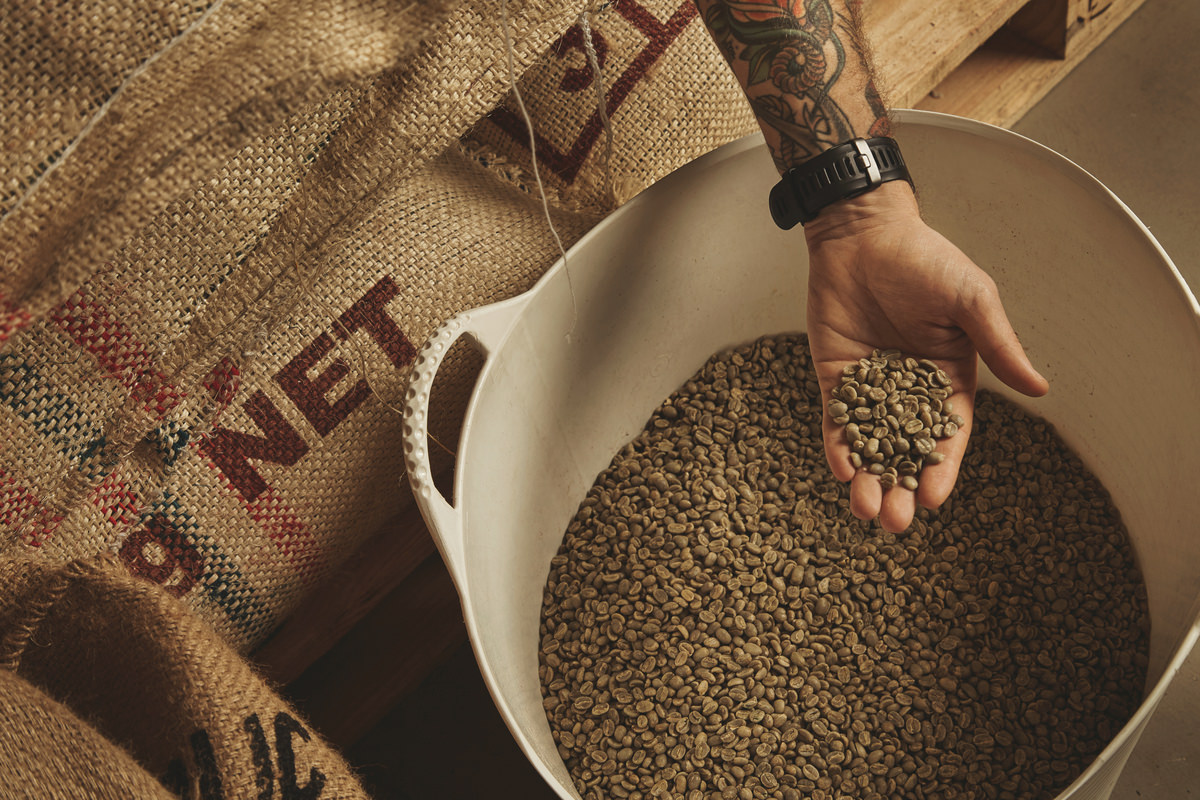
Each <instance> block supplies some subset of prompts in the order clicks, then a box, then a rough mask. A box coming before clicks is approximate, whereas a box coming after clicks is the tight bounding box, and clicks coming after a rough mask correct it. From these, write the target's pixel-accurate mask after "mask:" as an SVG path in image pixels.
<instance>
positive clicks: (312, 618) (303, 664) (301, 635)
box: [251, 488, 436, 684]
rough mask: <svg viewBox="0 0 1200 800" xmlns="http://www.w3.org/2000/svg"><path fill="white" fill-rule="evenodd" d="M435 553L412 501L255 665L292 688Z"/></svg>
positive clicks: (304, 605) (316, 593) (294, 617)
mask: <svg viewBox="0 0 1200 800" xmlns="http://www.w3.org/2000/svg"><path fill="white" fill-rule="evenodd" d="M401 491H406V492H407V491H408V490H407V488H405V489H401ZM435 552H436V548H435V547H434V544H433V539H432V538H431V537H430V535H429V531H428V530H427V529H426V527H425V521H424V520H423V519H421V513H420V511H419V510H418V509H417V505H416V503H415V502H413V500H412V499H411V497H409V498H407V502H406V505H405V508H404V510H403V511H401V512H400V514H399V516H397V517H396V518H395V519H392V520H389V521H388V522H387V524H385V525H383V526H382V527H381V528H380V529H379V531H377V532H376V533H374V534H372V535H371V536H370V538H368V539H367V541H366V542H364V543H363V545H362V546H361V547H359V548H358V550H357V551H355V553H354V555H352V556H351V557H350V558H349V560H347V562H346V563H345V564H343V565H342V566H340V567H339V568H338V569H337V570H335V571H334V572H333V573H332V574H331V575H330V576H329V577H328V579H327V580H325V581H324V582H323V583H322V585H321V586H318V587H317V588H316V589H314V590H313V592H312V593H311V594H310V595H308V597H307V598H305V600H304V601H302V602H301V604H300V606H299V607H298V608H297V609H296V610H295V611H294V612H292V614H291V615H290V616H289V617H288V619H287V621H286V622H284V624H283V625H281V626H280V627H279V628H278V629H277V630H276V631H275V632H274V633H273V634H272V635H271V637H270V638H269V639H267V641H266V642H264V643H263V644H262V645H261V646H260V647H259V648H258V649H257V650H256V651H255V652H254V654H253V655H252V656H251V658H252V660H253V661H254V662H255V663H256V664H257V665H258V667H259V670H260V672H262V673H263V674H264V675H265V676H266V677H267V678H268V679H269V680H271V681H273V682H274V683H276V684H285V683H290V682H291V681H293V680H295V679H296V678H298V677H299V676H300V675H301V673H303V672H304V670H306V669H308V667H309V666H310V665H311V664H312V663H313V662H314V661H316V660H317V659H318V658H320V656H321V655H322V654H323V653H325V652H326V651H328V650H329V649H330V648H331V647H333V646H334V644H335V643H336V642H337V641H338V640H339V639H341V638H342V637H343V636H345V635H346V634H347V633H348V632H349V631H350V630H351V629H352V628H353V627H354V626H355V625H356V624H357V623H358V622H359V621H360V620H361V619H362V618H363V617H365V616H366V615H367V614H368V613H369V612H370V611H371V609H372V608H374V607H375V606H376V605H378V603H379V602H380V601H381V600H382V599H383V598H384V597H386V596H387V595H388V594H389V593H391V592H392V591H393V590H394V589H395V588H396V587H397V586H399V585H400V584H401V583H402V582H403V581H404V579H405V578H407V577H408V576H409V575H410V574H411V573H412V572H413V570H415V569H416V568H417V567H418V566H419V565H420V564H421V563H422V562H424V561H425V560H426V559H428V558H429V557H430V556H431V555H433V554H434V553H435Z"/></svg>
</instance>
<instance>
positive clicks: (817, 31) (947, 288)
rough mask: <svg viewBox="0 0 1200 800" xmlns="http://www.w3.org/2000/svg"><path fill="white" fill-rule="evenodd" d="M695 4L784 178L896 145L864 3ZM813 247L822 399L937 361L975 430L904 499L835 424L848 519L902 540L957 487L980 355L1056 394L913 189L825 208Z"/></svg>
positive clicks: (830, 445) (1026, 386)
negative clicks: (865, 371)
mask: <svg viewBox="0 0 1200 800" xmlns="http://www.w3.org/2000/svg"><path fill="white" fill-rule="evenodd" d="M696 4H697V6H698V7H699V9H700V12H701V14H702V16H703V17H704V21H705V24H706V25H707V26H708V29H709V32H710V33H711V34H712V36H713V39H714V40H715V41H716V43H717V46H718V47H719V48H720V49H721V52H722V53H723V54H724V56H725V59H726V60H727V61H728V62H729V65H730V68H731V69H732V70H733V72H734V74H735V75H736V76H737V78H738V80H739V81H740V82H741V84H742V87H743V89H745V92H746V96H747V98H748V99H749V101H750V104H751V107H752V108H753V109H754V113H755V115H756V116H757V118H758V122H759V126H760V127H761V128H762V130H763V134H764V135H765V137H766V140H767V146H768V148H769V149H770V151H771V155H772V157H773V158H774V160H775V165H776V167H778V168H779V171H780V172H784V171H786V170H788V169H790V168H791V167H794V166H797V165H799V164H802V163H803V162H804V161H806V160H807V159H809V158H811V157H813V156H815V155H817V154H818V153H820V152H822V151H824V150H826V149H828V148H830V147H834V146H835V145H838V144H841V143H843V142H846V141H849V140H850V139H854V138H858V137H871V136H887V135H889V133H890V124H889V122H888V117H887V112H886V109H885V106H884V104H883V103H882V101H881V100H880V98H879V93H878V92H877V91H876V89H875V82H874V80H873V78H872V70H871V61H870V54H869V50H868V48H867V45H866V42H865V39H864V38H863V36H862V35H861V30H862V29H861V25H860V21H859V8H858V6H859V3H858V2H856V1H855V0H696ZM914 177H915V178H916V179H917V180H918V181H919V179H920V176H919V175H918V176H914ZM763 213H767V212H766V200H765V198H764V203H763ZM804 235H805V240H806V242H807V245H808V251H809V284H808V335H809V343H810V345H811V348H812V354H813V360H814V362H815V363H816V368H817V375H818V378H819V380H820V383H821V390H822V393H823V395H824V396H826V397H828V396H829V392H830V391H831V389H832V388H833V386H834V385H835V384H836V382H837V380H838V378H839V376H840V375H841V371H842V367H843V366H844V365H845V364H847V363H849V362H851V361H855V360H857V359H859V358H861V357H862V356H864V355H866V354H868V353H869V352H870V351H871V350H872V349H873V348H876V347H879V348H891V347H896V348H899V349H901V350H903V351H904V352H906V353H909V354H913V355H918V356H924V357H927V358H932V359H934V360H936V361H938V362H939V364H940V365H941V366H942V368H943V369H944V370H945V371H946V372H947V373H949V374H950V377H951V379H952V380H953V382H954V386H955V394H954V396H953V397H952V398H951V400H952V401H953V402H954V405H955V408H956V411H957V413H958V414H959V415H960V416H962V417H963V418H964V420H965V422H964V424H963V425H962V426H961V427H960V429H959V430H960V433H959V435H957V436H955V437H953V438H952V439H949V440H945V441H943V442H942V443H939V445H938V449H939V451H941V452H943V453H944V454H945V456H946V458H945V460H944V461H943V462H942V463H941V464H938V465H936V466H930V467H926V468H925V470H924V471H923V473H922V475H921V484H920V487H919V488H918V490H917V492H916V493H915V495H914V493H913V492H911V491H908V490H906V489H902V488H900V487H898V486H897V487H895V488H892V489H889V490H887V491H886V492H884V490H883V488H882V487H881V486H880V483H879V480H878V479H877V478H875V477H874V476H872V475H869V474H867V473H866V472H856V470H855V469H854V467H853V466H852V465H851V463H850V449H849V447H848V446H847V445H846V443H845V441H844V440H843V439H842V438H841V436H840V429H839V428H838V427H837V426H835V425H834V424H833V423H832V422H831V421H830V419H829V416H828V415H826V417H825V430H824V432H825V451H826V454H827V456H828V458H829V463H830V466H831V468H832V469H833V473H834V475H836V476H837V478H838V479H839V480H842V481H850V482H851V492H850V507H851V510H852V511H853V512H854V513H855V514H856V515H857V516H859V517H861V518H863V519H870V518H873V517H876V516H878V517H879V519H880V523H881V524H882V525H883V527H884V528H886V529H887V530H890V531H897V532H898V531H901V530H903V529H904V528H906V527H908V525H909V523H911V522H912V518H913V514H914V512H915V510H916V504H917V502H920V503H921V504H922V505H924V506H926V507H930V508H935V507H937V506H939V505H941V503H942V502H944V501H945V500H946V498H947V497H948V496H949V495H950V492H951V490H953V488H954V482H955V480H956V479H957V477H958V470H959V466H960V465H961V463H962V456H963V453H964V451H965V450H966V446H967V437H968V436H969V435H970V430H971V422H972V419H973V416H974V415H973V412H974V404H975V386H976V369H977V359H978V357H979V356H982V358H983V360H984V361H985V362H986V363H987V365H988V366H989V367H990V368H991V369H992V371H993V372H995V374H996V376H997V377H999V378H1000V379H1001V380H1003V381H1004V382H1005V383H1007V384H1008V385H1010V386H1012V387H1013V388H1014V389H1016V390H1018V391H1020V392H1023V393H1025V394H1028V395H1032V396H1039V395H1042V394H1045V393H1046V391H1047V390H1048V389H1049V386H1048V384H1047V383H1046V380H1045V378H1043V377H1042V376H1041V375H1040V374H1038V372H1037V371H1036V370H1035V369H1034V368H1033V366H1032V365H1031V364H1030V363H1029V359H1028V358H1027V357H1026V355H1025V351H1024V349H1023V348H1022V347H1021V344H1020V342H1019V341H1018V340H1017V336H1016V334H1015V333H1014V332H1013V329H1012V326H1011V325H1010V324H1009V322H1008V317H1007V315H1006V314H1005V312H1004V307H1003V305H1002V304H1001V302H1000V296H999V294H998V292H997V290H996V285H995V283H994V282H993V281H992V279H991V278H990V277H988V275H987V274H986V273H984V272H983V271H982V270H981V269H980V268H979V267H977V266H976V265H975V264H974V263H973V262H972V261H971V260H970V259H969V258H967V256H966V255H964V254H963V253H962V251H961V250H959V249H958V248H957V247H955V246H954V245H953V244H951V243H950V242H949V241H947V240H946V239H945V238H943V237H942V236H941V235H940V234H938V233H937V232H935V231H934V230H932V229H931V228H929V227H928V226H927V225H925V223H924V222H923V221H922V220H921V216H920V212H919V210H918V208H917V203H916V199H915V198H914V196H913V193H912V190H911V188H910V187H909V185H908V184H907V183H905V182H904V181H892V182H889V183H885V184H883V185H882V186H880V187H878V188H876V189H875V190H874V191H871V192H869V193H867V194H864V195H860V196H858V197H855V198H851V199H848V200H841V201H839V202H837V203H834V204H832V205H830V206H828V207H826V208H825V209H824V210H822V211H821V213H820V214H819V215H818V216H817V218H816V219H815V220H813V221H812V222H810V223H808V225H807V226H806V227H805V229H804Z"/></svg>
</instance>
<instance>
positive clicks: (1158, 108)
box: [1013, 0, 1200, 800]
mask: <svg viewBox="0 0 1200 800" xmlns="http://www.w3.org/2000/svg"><path fill="white" fill-rule="evenodd" d="M1198 42H1200V3H1196V2H1195V0H1148V2H1147V3H1146V4H1145V5H1144V6H1142V8H1141V9H1140V10H1138V11H1137V12H1136V13H1135V14H1134V15H1133V17H1131V18H1130V20H1129V21H1128V22H1126V23H1125V24H1124V25H1122V26H1121V28H1120V29H1119V30H1117V32H1116V33H1115V34H1114V35H1113V36H1112V37H1110V38H1109V39H1108V41H1106V42H1105V43H1104V44H1103V45H1101V46H1100V47H1099V48H1098V49H1097V50H1096V52H1095V53H1093V54H1092V55H1091V56H1089V57H1088V58H1087V59H1085V60H1084V62H1083V64H1081V65H1080V66H1079V67H1078V68H1077V69H1075V70H1074V71H1073V72H1072V73H1071V74H1070V75H1069V76H1068V77H1067V78H1066V79H1065V80H1064V81H1063V82H1062V83H1060V84H1059V85H1058V86H1057V87H1055V88H1054V90H1053V91H1052V92H1051V93H1050V94H1049V95H1048V96H1047V97H1046V98H1045V99H1044V100H1043V101H1042V102H1041V103H1039V104H1038V105H1037V106H1035V107H1034V108H1033V109H1032V110H1031V111H1030V112H1029V113H1028V114H1027V115H1026V116H1025V117H1024V118H1023V119H1022V120H1021V121H1020V122H1019V123H1018V124H1017V125H1015V126H1013V129H1014V130H1016V131H1017V132H1018V133H1021V134H1023V135H1025V136H1028V137H1030V138H1031V139H1035V140H1037V141H1039V142H1041V143H1042V144H1045V145H1047V146H1049V147H1052V148H1054V149H1055V150H1057V151H1058V152H1060V153H1062V154H1063V155H1065V156H1067V157H1068V158H1070V159H1071V160H1073V161H1075V162H1076V163H1077V164H1079V165H1080V166H1082V167H1083V168H1084V169H1086V170H1087V171H1088V172H1090V173H1092V174H1093V175H1095V176H1096V177H1097V178H1098V179H1099V180H1100V181H1101V182H1103V183H1104V184H1105V185H1106V186H1108V188H1109V189H1111V190H1112V191H1113V192H1114V193H1115V194H1116V195H1117V196H1118V197H1120V198H1121V199H1122V200H1124V201H1125V204H1126V205H1128V206H1129V207H1130V208H1131V209H1132V210H1133V212H1134V213H1135V214H1137V215H1138V217H1140V218H1141V220H1142V222H1144V223H1145V224H1146V225H1147V226H1148V227H1149V228H1150V230H1151V232H1152V233H1153V234H1154V236H1155V238H1157V239H1158V241H1159V243H1160V244H1161V245H1162V246H1163V248H1164V249H1165V250H1166V251H1167V253H1168V254H1169V255H1170V256H1171V258H1172V260H1173V261H1174V262H1175V265H1176V266H1177V267H1178V268H1179V271H1180V272H1181V273H1182V274H1183V277H1184V279H1185V280H1187V282H1188V283H1189V284H1190V285H1191V286H1192V287H1193V290H1194V291H1197V290H1200V226H1197V224H1196V212H1197V199H1198V198H1200V189H1198V188H1197V187H1200V159H1196V158H1193V157H1191V156H1190V155H1185V154H1187V153H1189V151H1190V150H1191V146H1190V145H1189V144H1188V141H1189V139H1190V137H1191V136H1192V134H1193V133H1194V131H1196V130H1198V129H1200V82H1198V79H1200V48H1197V46H1196V45H1197V43H1198ZM1198 719H1200V653H1196V654H1193V656H1192V658H1190V659H1189V661H1188V662H1187V663H1186V664H1185V666H1184V669H1183V670H1182V672H1181V673H1180V674H1179V676H1178V677H1177V678H1176V679H1175V681H1174V682H1173V683H1172V685H1171V688H1170V689H1169V690H1168V691H1167V694H1166V697H1165V698H1164V699H1163V702H1162V704H1161V706H1160V707H1159V710H1158V711H1156V712H1155V715H1154V717H1153V718H1152V719H1151V721H1150V724H1149V726H1148V727H1147V729H1146V730H1145V732H1144V733H1143V735H1142V738H1141V741H1140V742H1139V744H1138V746H1137V749H1136V750H1135V751H1134V753H1133V755H1132V756H1131V757H1130V759H1129V762H1128V764H1127V765H1126V768H1125V770H1124V772H1123V773H1122V775H1121V780H1120V782H1119V783H1118V784H1117V789H1116V791H1115V792H1114V793H1113V798H1114V800H1134V799H1135V798H1145V799H1147V800H1149V799H1151V798H1153V799H1154V800H1157V799H1158V798H1163V799H1164V800H1165V799H1166V798H1171V799H1172V800H1174V799H1175V798H1189V797H1200V788H1198V787H1200V724H1198Z"/></svg>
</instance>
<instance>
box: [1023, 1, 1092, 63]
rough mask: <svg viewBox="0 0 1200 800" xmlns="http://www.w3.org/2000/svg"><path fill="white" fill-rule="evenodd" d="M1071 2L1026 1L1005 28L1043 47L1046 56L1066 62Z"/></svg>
mask: <svg viewBox="0 0 1200 800" xmlns="http://www.w3.org/2000/svg"><path fill="white" fill-rule="evenodd" d="M1072 2H1075V0H1030V2H1029V3H1027V4H1026V5H1025V7H1024V8H1022V9H1021V10H1020V11H1018V12H1017V13H1016V14H1014V15H1013V18H1012V19H1011V20H1009V21H1008V25H1007V28H1008V30H1010V31H1012V32H1013V33H1016V34H1019V35H1020V36H1022V37H1023V38H1025V39H1028V40H1029V41H1030V42H1032V43H1033V44H1036V45H1040V46H1041V47H1044V48H1045V49H1046V51H1047V53H1048V54H1050V55H1053V56H1057V57H1058V58H1066V57H1067V29H1068V28H1069V27H1070V20H1071V14H1072V13H1073V12H1072V9H1071V8H1070V7H1069V5H1070V3H1072Z"/></svg>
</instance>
